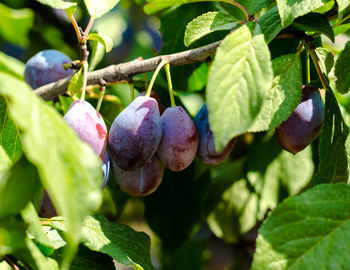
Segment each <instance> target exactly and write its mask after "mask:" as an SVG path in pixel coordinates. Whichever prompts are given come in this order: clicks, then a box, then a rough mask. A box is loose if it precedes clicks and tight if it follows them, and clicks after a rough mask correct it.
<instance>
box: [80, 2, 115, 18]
mask: <svg viewBox="0 0 350 270" xmlns="http://www.w3.org/2000/svg"><path fill="white" fill-rule="evenodd" d="M84 2H85V5H86V7H87V9H88V11H89V14H90V16H91V17H93V18H99V17H102V16H103V15H104V14H106V13H107V12H108V11H110V10H111V9H112V8H114V7H115V6H116V5H117V4H118V2H119V0H84Z"/></svg>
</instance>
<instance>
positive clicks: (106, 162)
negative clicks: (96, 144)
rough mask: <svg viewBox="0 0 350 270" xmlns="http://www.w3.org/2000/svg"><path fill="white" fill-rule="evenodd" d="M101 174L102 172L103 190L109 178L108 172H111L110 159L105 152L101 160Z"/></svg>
mask: <svg viewBox="0 0 350 270" xmlns="http://www.w3.org/2000/svg"><path fill="white" fill-rule="evenodd" d="M101 169H102V172H103V184H102V189H104V188H105V187H106V185H107V183H108V180H109V177H110V171H111V158H110V156H109V154H108V151H106V154H105V156H104V158H103V160H102V167H101Z"/></svg>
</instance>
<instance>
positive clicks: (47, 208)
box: [39, 190, 57, 218]
mask: <svg viewBox="0 0 350 270" xmlns="http://www.w3.org/2000/svg"><path fill="white" fill-rule="evenodd" d="M39 216H40V217H42V218H52V217H55V216H57V212H56V209H55V207H54V206H53V204H52V202H51V199H50V197H49V194H47V191H46V190H45V191H44V195H43V197H42V198H41V201H40V205H39Z"/></svg>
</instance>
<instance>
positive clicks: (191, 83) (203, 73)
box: [188, 63, 209, 91]
mask: <svg viewBox="0 0 350 270" xmlns="http://www.w3.org/2000/svg"><path fill="white" fill-rule="evenodd" d="M208 71H209V67H208V64H207V63H202V64H201V65H200V66H199V67H198V68H196V69H195V70H194V71H193V73H192V74H191V75H190V77H189V78H188V88H189V90H190V91H200V90H202V89H203V88H204V87H205V85H206V82H207V78H208Z"/></svg>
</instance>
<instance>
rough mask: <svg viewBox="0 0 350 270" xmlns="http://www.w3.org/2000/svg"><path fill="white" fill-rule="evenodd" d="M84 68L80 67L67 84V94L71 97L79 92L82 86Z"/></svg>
mask: <svg viewBox="0 0 350 270" xmlns="http://www.w3.org/2000/svg"><path fill="white" fill-rule="evenodd" d="M83 72H84V67H83V66H82V67H81V68H80V69H79V70H78V71H77V72H76V73H74V75H73V77H72V79H71V80H70V82H69V86H68V94H69V95H70V96H71V97H72V96H74V95H75V94H77V93H79V92H80V91H81V88H82V87H83V85H84V75H83Z"/></svg>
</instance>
